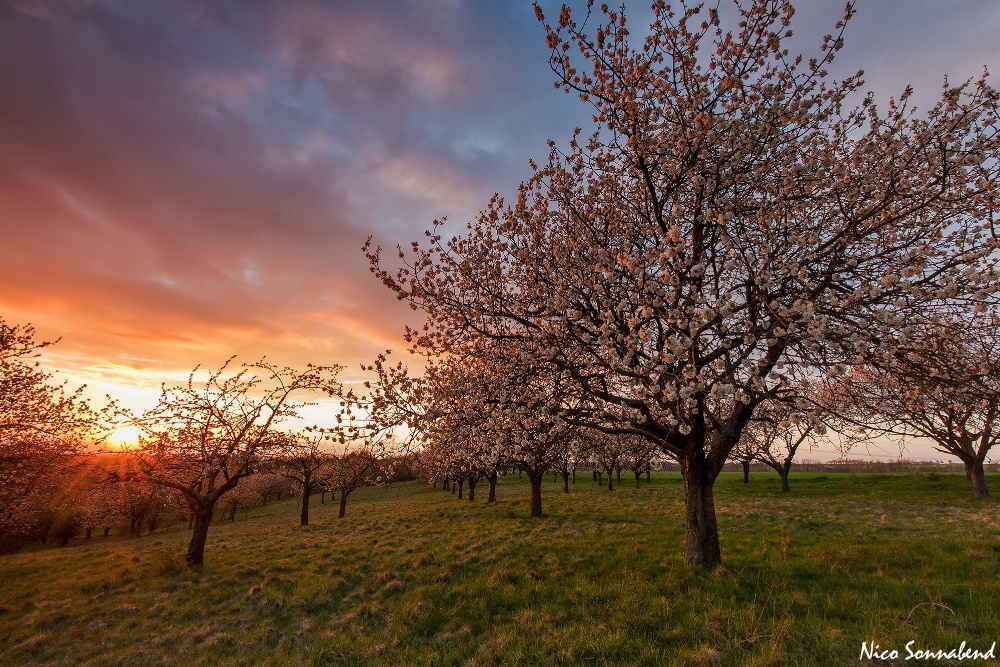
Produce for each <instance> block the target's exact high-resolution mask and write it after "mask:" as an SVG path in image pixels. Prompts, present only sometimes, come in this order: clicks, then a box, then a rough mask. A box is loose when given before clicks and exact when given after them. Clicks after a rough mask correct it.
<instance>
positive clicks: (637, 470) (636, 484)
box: [633, 468, 642, 489]
mask: <svg viewBox="0 0 1000 667" xmlns="http://www.w3.org/2000/svg"><path fill="white" fill-rule="evenodd" d="M633 472H635V488H637V489H638V488H639V476H640V475H641V474H642V473H640V472H639V469H638V468H636V469H635V470H634V471H633Z"/></svg>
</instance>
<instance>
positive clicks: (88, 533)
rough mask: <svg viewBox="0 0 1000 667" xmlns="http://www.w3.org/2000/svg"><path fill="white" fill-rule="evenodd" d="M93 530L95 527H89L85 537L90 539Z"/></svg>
mask: <svg viewBox="0 0 1000 667" xmlns="http://www.w3.org/2000/svg"><path fill="white" fill-rule="evenodd" d="M92 532H94V529H93V528H88V529H87V532H86V533H85V534H84V538H83V539H85V540H89V539H90V534H91V533H92Z"/></svg>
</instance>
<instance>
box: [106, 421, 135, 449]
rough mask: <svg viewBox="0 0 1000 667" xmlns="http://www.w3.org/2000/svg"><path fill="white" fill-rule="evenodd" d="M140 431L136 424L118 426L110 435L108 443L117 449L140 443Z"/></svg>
mask: <svg viewBox="0 0 1000 667" xmlns="http://www.w3.org/2000/svg"><path fill="white" fill-rule="evenodd" d="M139 434H140V431H139V429H138V428H137V427H135V426H122V427H120V428H116V429H115V430H114V431H112V432H111V435H109V436H108V443H109V444H110V445H112V446H113V447H115V448H117V449H125V448H126V447H132V446H134V445H137V444H139Z"/></svg>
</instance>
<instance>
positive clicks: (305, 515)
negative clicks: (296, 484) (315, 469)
mask: <svg viewBox="0 0 1000 667" xmlns="http://www.w3.org/2000/svg"><path fill="white" fill-rule="evenodd" d="M311 493H312V488H311V487H310V486H309V485H307V484H306V485H303V486H302V514H301V515H300V516H299V525H300V526H308V525H309V496H310V494H311Z"/></svg>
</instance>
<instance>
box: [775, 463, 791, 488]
mask: <svg viewBox="0 0 1000 667" xmlns="http://www.w3.org/2000/svg"><path fill="white" fill-rule="evenodd" d="M791 467H792V466H791V465H785V466H782V467H780V468H778V475H779V476H780V477H781V490H782V491H791V489H790V488H789V486H788V471H789V470H790V469H791Z"/></svg>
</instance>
